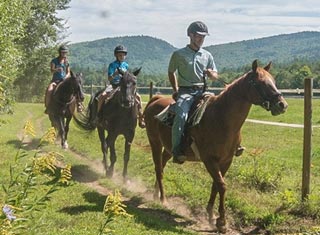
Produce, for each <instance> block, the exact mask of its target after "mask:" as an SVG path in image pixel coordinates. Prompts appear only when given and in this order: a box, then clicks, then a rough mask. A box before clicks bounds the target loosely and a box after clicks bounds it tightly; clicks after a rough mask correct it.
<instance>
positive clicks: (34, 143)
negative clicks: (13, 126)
mask: <svg viewBox="0 0 320 235" xmlns="http://www.w3.org/2000/svg"><path fill="white" fill-rule="evenodd" d="M39 143H40V138H32V139H31V140H30V141H24V142H23V143H21V140H9V141H7V144H8V145H12V146H14V147H15V148H16V149H20V148H21V149H23V150H26V151H30V150H33V149H35V148H37V147H38V145H39Z"/></svg>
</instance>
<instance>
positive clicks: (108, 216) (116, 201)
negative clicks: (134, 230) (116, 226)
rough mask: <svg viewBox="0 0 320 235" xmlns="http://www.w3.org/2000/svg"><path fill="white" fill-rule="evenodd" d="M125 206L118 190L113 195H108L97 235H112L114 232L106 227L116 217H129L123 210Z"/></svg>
mask: <svg viewBox="0 0 320 235" xmlns="http://www.w3.org/2000/svg"><path fill="white" fill-rule="evenodd" d="M125 207H126V205H124V204H123V203H122V201H121V194H120V192H119V191H118V190H116V191H115V193H114V194H109V196H108V197H107V199H106V202H105V204H104V208H103V213H104V215H105V220H104V222H103V224H102V225H101V227H100V230H99V235H102V234H112V233H113V232H114V231H113V230H111V229H109V228H107V225H108V224H109V223H111V222H112V221H114V220H115V219H116V218H117V217H118V216H124V217H131V215H130V214H128V213H127V212H126V210H125Z"/></svg>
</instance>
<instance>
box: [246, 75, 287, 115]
mask: <svg viewBox="0 0 320 235" xmlns="http://www.w3.org/2000/svg"><path fill="white" fill-rule="evenodd" d="M248 80H249V81H248V82H249V84H250V85H251V86H253V88H254V89H255V90H256V91H257V93H258V94H259V96H260V97H261V100H262V101H261V103H260V104H259V105H260V106H261V107H263V108H264V109H265V110H267V111H270V108H271V104H274V103H276V101H277V100H278V99H279V97H282V93H281V92H280V91H278V90H277V92H276V93H275V94H272V95H268V94H267V93H266V92H265V90H264V89H263V88H262V87H261V85H260V83H258V82H257V81H256V80H255V79H254V78H253V76H249V78H248Z"/></svg>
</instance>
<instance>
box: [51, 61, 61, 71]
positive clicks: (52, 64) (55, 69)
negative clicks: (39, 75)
mask: <svg viewBox="0 0 320 235" xmlns="http://www.w3.org/2000/svg"><path fill="white" fill-rule="evenodd" d="M58 69H59V68H56V65H55V64H54V63H53V62H51V63H50V71H51V73H55V72H57V71H58Z"/></svg>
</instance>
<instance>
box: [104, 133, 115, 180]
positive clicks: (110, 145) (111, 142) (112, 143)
mask: <svg viewBox="0 0 320 235" xmlns="http://www.w3.org/2000/svg"><path fill="white" fill-rule="evenodd" d="M116 138H117V137H116V135H115V134H114V133H112V132H109V133H108V136H107V138H106V142H107V147H108V148H109V149H110V166H109V168H108V170H107V172H106V175H107V176H108V177H110V178H111V177H112V176H113V171H114V164H115V163H116V161H117V155H116V150H115V142H116Z"/></svg>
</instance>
